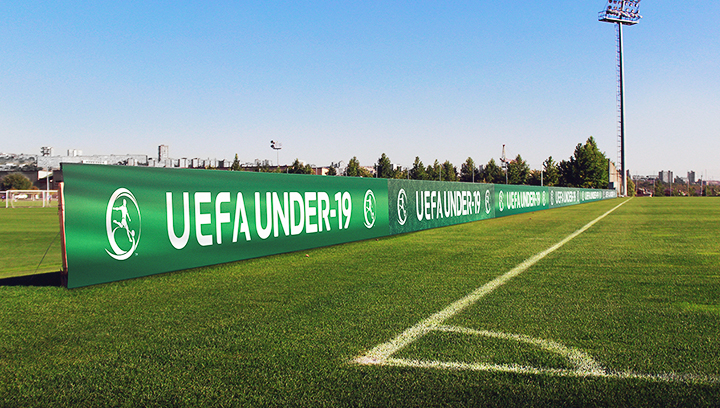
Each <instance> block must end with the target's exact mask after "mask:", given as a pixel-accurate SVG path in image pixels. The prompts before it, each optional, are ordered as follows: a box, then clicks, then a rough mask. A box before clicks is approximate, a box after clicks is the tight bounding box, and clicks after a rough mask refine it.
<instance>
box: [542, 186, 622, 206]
mask: <svg viewBox="0 0 720 408" xmlns="http://www.w3.org/2000/svg"><path fill="white" fill-rule="evenodd" d="M548 189H549V194H550V208H555V207H564V206H567V205H575V204H582V203H586V202H591V201H598V200H606V199H609V198H617V191H615V190H595V189H589V188H565V187H549V188H548Z"/></svg>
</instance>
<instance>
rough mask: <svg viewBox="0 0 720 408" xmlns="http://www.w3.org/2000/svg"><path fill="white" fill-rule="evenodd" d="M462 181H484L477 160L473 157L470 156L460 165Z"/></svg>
mask: <svg viewBox="0 0 720 408" xmlns="http://www.w3.org/2000/svg"><path fill="white" fill-rule="evenodd" d="M460 181H464V182H467V183H472V182H473V181H482V180H481V177H480V174H479V171H478V169H477V167H475V162H474V161H473V159H472V158H470V157H468V158H467V160H465V163H463V164H462V165H461V166H460Z"/></svg>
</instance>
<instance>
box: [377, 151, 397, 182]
mask: <svg viewBox="0 0 720 408" xmlns="http://www.w3.org/2000/svg"><path fill="white" fill-rule="evenodd" d="M375 169H376V170H375V171H376V172H377V176H378V178H386V179H389V178H394V177H395V169H393V165H392V163H391V162H390V158H389V157H387V156H386V155H385V153H383V154H382V156H380V158H379V159H378V162H377V164H376V165H375Z"/></svg>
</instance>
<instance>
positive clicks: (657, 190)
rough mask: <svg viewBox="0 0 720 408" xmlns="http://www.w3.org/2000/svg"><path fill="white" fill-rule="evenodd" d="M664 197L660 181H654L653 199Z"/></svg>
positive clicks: (662, 185) (663, 189)
mask: <svg viewBox="0 0 720 408" xmlns="http://www.w3.org/2000/svg"><path fill="white" fill-rule="evenodd" d="M664 195H665V185H664V184H663V182H662V181H660V180H655V189H654V191H653V196H655V197H662V196H664Z"/></svg>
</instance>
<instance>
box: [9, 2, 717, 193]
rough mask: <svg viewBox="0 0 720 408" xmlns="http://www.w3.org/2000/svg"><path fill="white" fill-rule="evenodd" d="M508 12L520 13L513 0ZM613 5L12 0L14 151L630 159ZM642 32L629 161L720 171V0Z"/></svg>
mask: <svg viewBox="0 0 720 408" xmlns="http://www.w3.org/2000/svg"><path fill="white" fill-rule="evenodd" d="M503 6H506V7H505V8H503ZM604 7H605V1H603V0H593V1H583V2H578V1H565V0H561V1H552V2H551V1H544V0H541V1H535V2H528V3H524V2H521V3H502V2H500V3H498V2H490V1H477V0H476V1H453V2H427V1H413V2H408V1H396V2H377V1H367V2H347V3H346V2H336V1H334V2H329V1H312V2H308V1H292V2H284V1H262V2H232V1H215V2H186V1H173V2H158V1H137V2H98V1H87V2H82V1H74V2H36V1H32V0H29V1H23V2H9V1H2V2H0V9H2V15H3V20H4V21H3V23H2V24H0V38H2V41H0V135H2V139H1V142H0V151H2V152H14V153H21V152H23V153H39V150H40V147H41V146H53V147H55V151H56V154H57V153H64V152H65V151H66V150H67V149H71V148H72V149H81V150H83V152H84V153H85V154H109V153H123V154H124V153H136V154H148V155H156V154H157V146H158V145H160V144H167V145H169V146H170V155H171V156H172V157H175V158H178V157H188V158H192V157H201V158H208V157H209V158H213V157H215V158H229V159H231V158H233V156H234V155H235V153H237V154H238V156H239V158H240V159H241V161H253V160H254V159H261V160H263V159H269V160H271V161H273V162H275V161H276V152H275V151H273V150H272V149H271V148H270V140H271V139H274V140H279V141H281V142H282V144H283V149H282V150H281V151H280V162H281V163H289V162H291V161H292V160H294V159H295V158H300V159H301V160H305V161H306V162H309V163H313V164H316V165H328V164H329V163H330V162H338V161H340V160H342V161H344V162H347V161H348V160H349V159H350V158H352V157H353V156H357V157H358V159H359V160H360V162H361V164H363V165H372V164H373V163H374V162H376V161H377V159H378V158H379V157H380V155H381V154H382V153H386V154H387V155H388V156H389V157H390V158H391V160H392V161H393V162H394V163H396V164H400V165H404V166H407V165H410V164H411V163H412V161H413V160H414V158H415V156H419V157H420V159H421V160H422V161H423V162H424V163H425V164H426V165H427V164H431V163H432V162H433V161H434V160H436V159H437V160H439V161H441V162H442V161H445V160H450V161H451V162H453V163H454V164H455V165H456V166H458V167H459V166H460V164H461V163H462V162H463V161H464V160H465V159H466V158H467V157H468V156H470V157H472V158H473V159H474V160H475V161H476V162H478V163H487V161H488V160H489V159H490V158H495V160H497V159H498V157H499V156H500V153H501V149H502V145H503V144H505V145H506V149H507V154H508V156H510V157H514V156H516V155H517V154H520V155H522V157H523V158H524V159H525V160H527V162H528V163H529V164H530V166H531V167H533V168H539V167H540V166H541V163H542V161H543V160H544V159H546V158H547V157H548V156H553V157H554V158H555V159H556V160H561V159H567V158H568V157H569V156H570V155H571V154H572V152H573V149H574V147H575V145H576V144H577V143H581V142H584V141H585V140H586V139H587V138H588V137H589V136H594V137H595V139H596V140H597V142H598V144H599V146H600V148H601V150H603V151H605V152H606V154H607V155H608V157H610V158H612V159H613V160H615V159H616V157H617V153H616V150H617V148H616V134H617V132H616V121H617V119H616V106H615V92H616V82H615V81H616V77H615V67H614V64H615V57H616V54H615V28H614V27H613V26H612V25H610V24H607V23H600V22H598V21H597V13H598V12H599V11H600V10H601V9H603V8H604ZM640 13H641V14H642V15H643V17H644V18H643V19H642V20H641V22H640V23H639V24H638V25H636V26H632V27H626V28H625V30H624V35H625V53H626V60H625V63H626V67H625V74H626V81H627V82H626V109H627V110H626V123H627V127H626V155H627V162H628V168H629V169H630V170H631V172H632V173H633V174H656V173H657V172H658V171H660V170H672V171H674V172H675V173H676V174H678V175H683V176H684V175H685V173H686V172H687V171H688V170H695V171H696V173H697V175H698V176H700V175H707V177H708V178H711V179H720V160H718V158H719V157H718V156H719V155H720V75H718V73H719V69H718V67H720V24H718V23H717V22H718V20H719V18H720V2H718V1H694V2H684V3H678V2H670V1H662V0H647V1H642V2H641V3H640Z"/></svg>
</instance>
